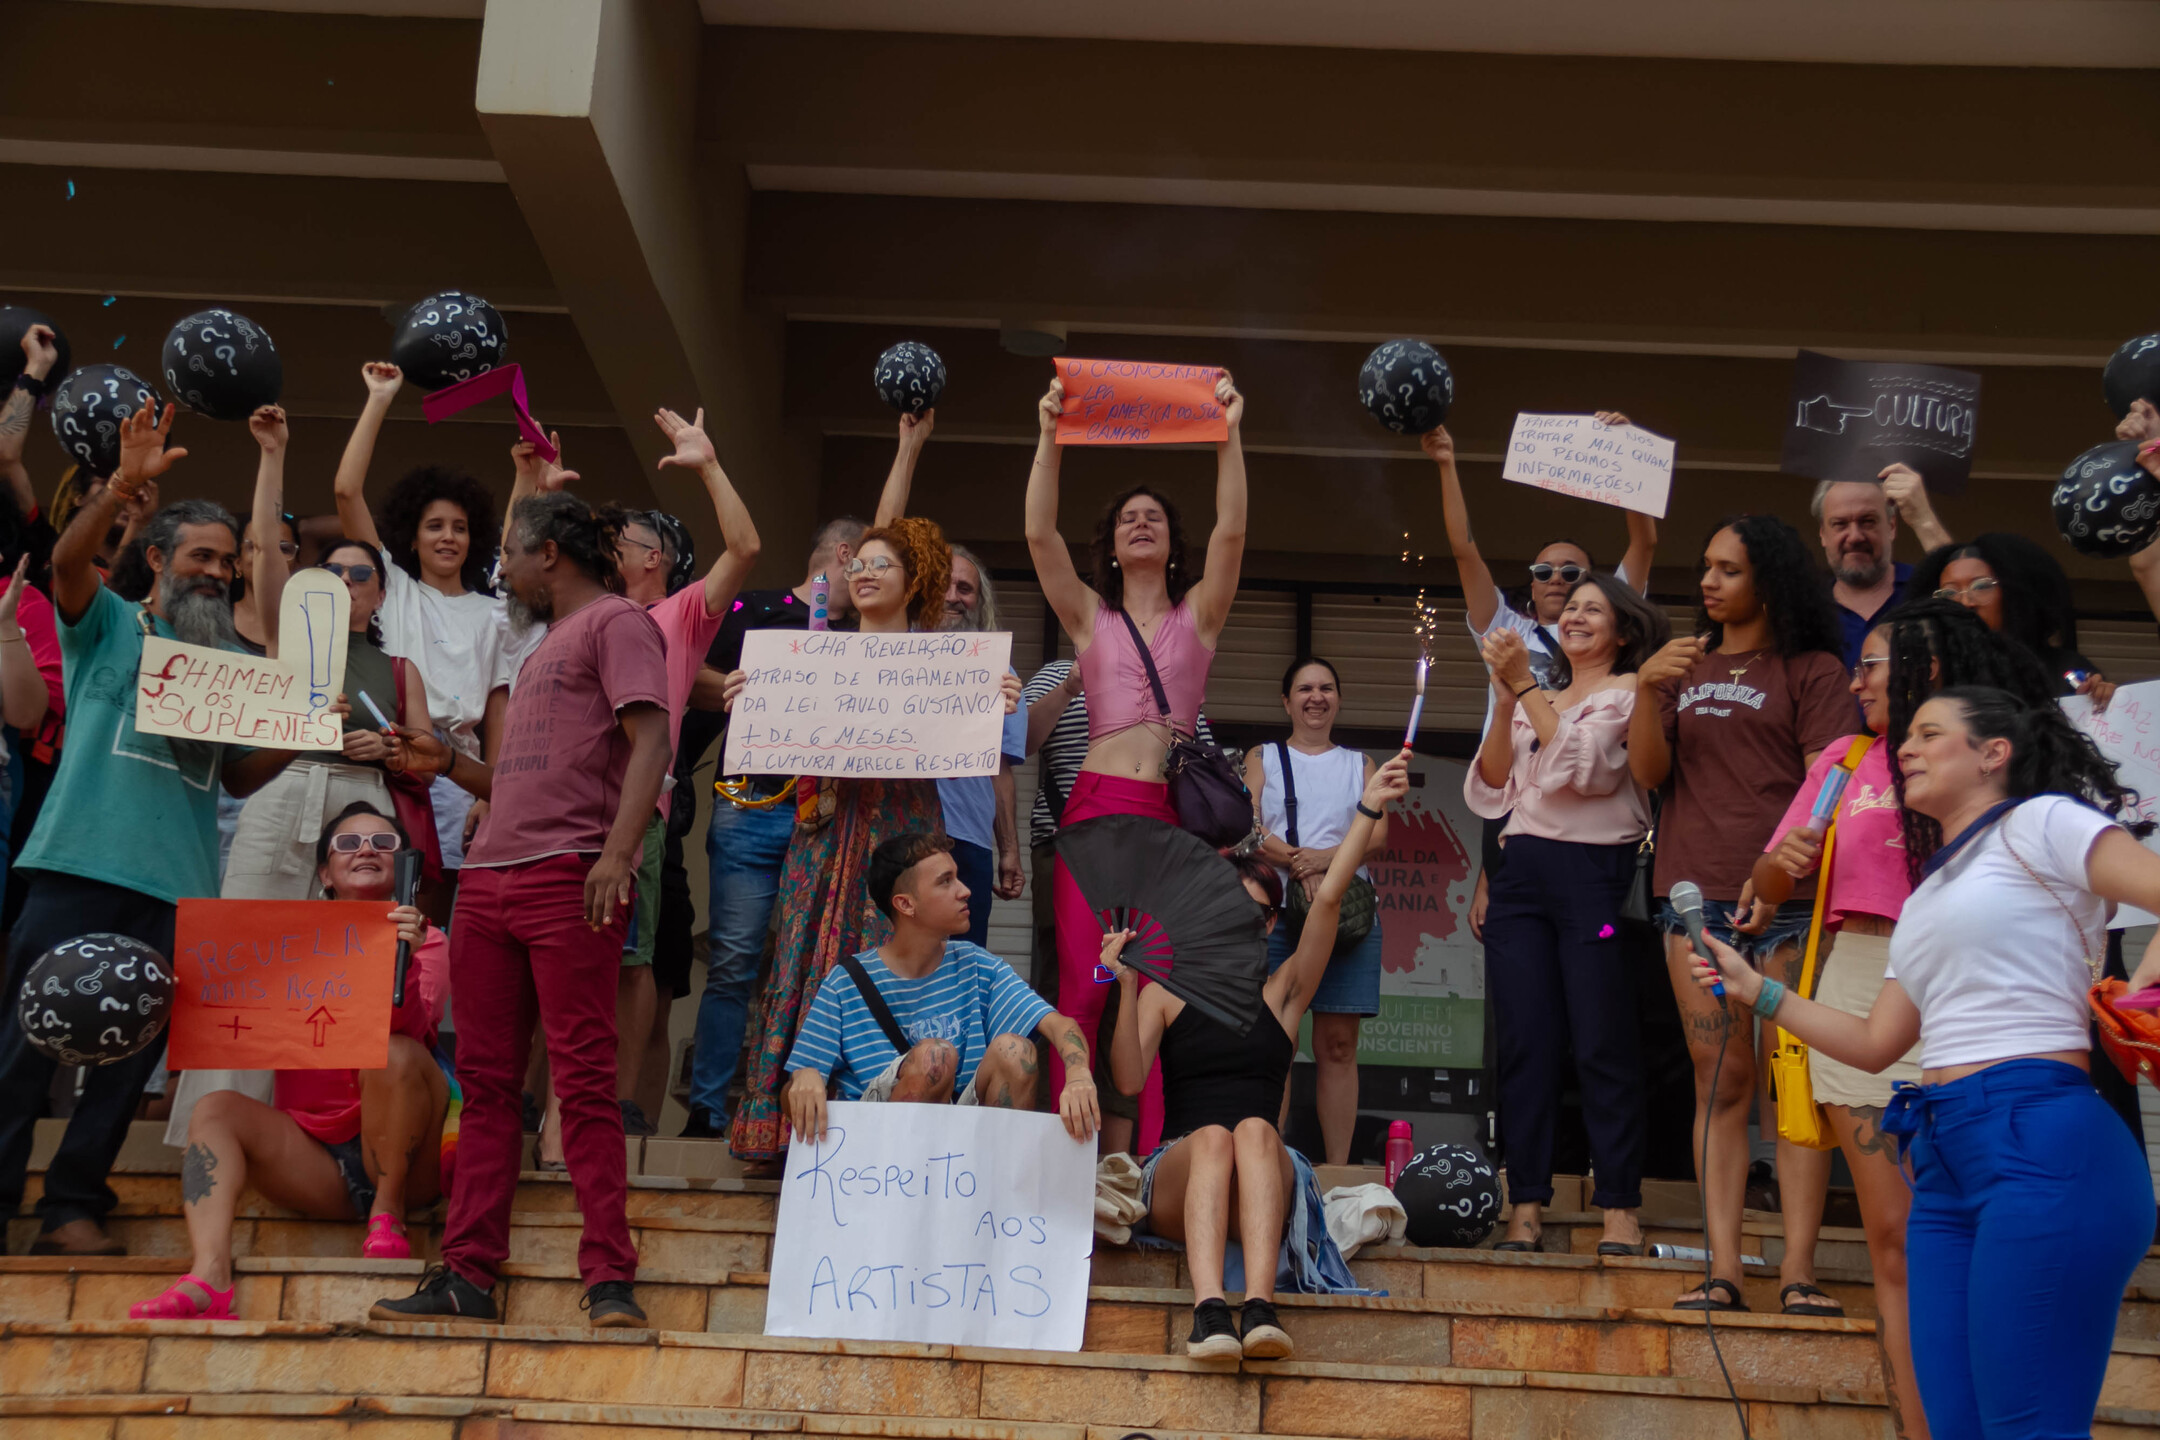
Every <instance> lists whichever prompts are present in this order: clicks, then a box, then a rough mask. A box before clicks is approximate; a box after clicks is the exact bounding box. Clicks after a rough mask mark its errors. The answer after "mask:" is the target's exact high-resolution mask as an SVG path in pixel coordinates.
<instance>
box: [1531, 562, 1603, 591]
mask: <svg viewBox="0 0 2160 1440" xmlns="http://www.w3.org/2000/svg"><path fill="white" fill-rule="evenodd" d="M1589 573H1590V572H1589V571H1587V570H1585V569H1583V567H1582V566H1580V565H1548V564H1546V563H1545V562H1544V561H1543V560H1540V561H1538V562H1537V564H1535V565H1532V566H1531V567H1530V578H1531V579H1532V580H1535V581H1537V582H1538V583H1539V584H1540V585H1542V584H1544V583H1545V582H1546V581H1548V580H1550V579H1552V578H1553V576H1555V575H1558V576H1559V577H1560V578H1561V579H1562V580H1565V581H1566V582H1567V583H1568V584H1570V585H1573V584H1574V583H1575V582H1576V581H1578V580H1580V579H1582V577H1583V576H1585V575H1587V574H1589Z"/></svg>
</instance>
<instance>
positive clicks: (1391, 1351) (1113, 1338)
mask: <svg viewBox="0 0 2160 1440" xmlns="http://www.w3.org/2000/svg"><path fill="white" fill-rule="evenodd" d="M185 1264H186V1262H185V1261H182V1260H177V1259H174V1260H162V1261H161V1260H155V1259H147V1258H143V1259H136V1258H122V1259H113V1260H97V1261H77V1262H73V1263H72V1264H71V1263H70V1262H65V1261H58V1260H53V1259H49V1258H25V1259H19V1260H10V1261H5V1262H0V1320H6V1321H11V1322H17V1323H37V1324H57V1323H64V1322H68V1321H114V1320H123V1319H125V1318H126V1316H127V1307H128V1306H129V1305H131V1304H133V1303H135V1302H136V1301H139V1300H142V1299H145V1298H147V1297H149V1296H150V1295H153V1294H155V1293H157V1292H158V1291H160V1290H162V1289H163V1288H164V1287H165V1286H166V1285H167V1284H169V1283H170V1282H171V1280H172V1278H173V1277H174V1276H176V1275H178V1274H179V1273H181V1271H182V1270H183V1269H184V1268H185ZM421 1269H422V1263H421V1262H420V1261H417V1260H413V1261H374V1260H325V1259H307V1260H292V1259H287V1260H269V1259H258V1260H242V1261H239V1262H237V1264H236V1279H237V1282H238V1283H237V1286H236V1292H237V1293H236V1295H235V1297H234V1298H235V1308H236V1310H237V1311H238V1313H239V1315H240V1317H241V1318H243V1319H247V1320H281V1321H291V1322H305V1323H330V1324H346V1323H360V1322H361V1321H364V1320H365V1318H366V1316H367V1312H368V1307H369V1306H370V1305H372V1304H373V1303H374V1302H375V1301H376V1300H378V1299H380V1298H382V1297H383V1296H385V1295H397V1294H403V1293H406V1291H407V1290H409V1288H410V1286H411V1284H412V1283H413V1280H414V1279H415V1277H417V1276H418V1274H419V1273H420V1271H421ZM1592 1274H1593V1277H1594V1278H1598V1279H1601V1280H1602V1281H1603V1283H1601V1284H1598V1285H1595V1286H1594V1287H1591V1288H1593V1289H1594V1290H1595V1291H1596V1292H1597V1294H1598V1302H1597V1303H1589V1304H1581V1303H1577V1304H1553V1303H1541V1302H1536V1301H1524V1300H1522V1299H1520V1298H1511V1299H1502V1298H1491V1299H1474V1298H1463V1297H1460V1296H1450V1297H1417V1296H1395V1297H1389V1298H1385V1299H1381V1298H1373V1297H1363V1296H1302V1295H1293V1296H1284V1297H1282V1298H1281V1300H1280V1301H1279V1305H1280V1309H1281V1313H1282V1316H1283V1321H1284V1325H1285V1328H1287V1329H1288V1330H1289V1331H1290V1333H1291V1335H1292V1336H1293V1337H1294V1338H1295V1339H1296V1340H1297V1342H1298V1346H1299V1357H1300V1358H1301V1359H1307V1360H1334V1361H1352V1362H1358V1363H1385V1364H1399V1365H1447V1364H1462V1363H1473V1362H1466V1361H1464V1360H1463V1358H1462V1356H1463V1354H1465V1353H1468V1354H1474V1355H1476V1356H1478V1357H1479V1358H1478V1359H1477V1360H1476V1361H1475V1362H1474V1364H1475V1365H1476V1366H1478V1367H1482V1368H1491V1367H1492V1366H1494V1365H1499V1366H1500V1368H1509V1367H1508V1365H1507V1364H1504V1363H1502V1362H1501V1361H1500V1360H1499V1359H1497V1358H1496V1356H1497V1355H1498V1353H1499V1350H1500V1348H1501V1347H1502V1346H1503V1345H1504V1344H1513V1343H1516V1342H1517V1341H1520V1342H1521V1343H1524V1344H1531V1345H1535V1346H1537V1347H1540V1348H1539V1351H1538V1353H1540V1354H1542V1355H1543V1356H1544V1357H1545V1358H1544V1359H1543V1360H1542V1361H1541V1365H1542V1368H1545V1369H1551V1370H1576V1369H1584V1370H1586V1372H1587V1373H1612V1374H1655V1373H1659V1370H1658V1366H1659V1364H1660V1363H1661V1360H1662V1356H1663V1354H1664V1351H1665V1350H1666V1349H1667V1348H1669V1343H1670V1342H1669V1338H1668V1337H1667V1336H1666V1335H1665V1334H1664V1327H1665V1322H1664V1321H1663V1320H1662V1319H1660V1318H1658V1317H1659V1316H1662V1315H1663V1314H1665V1313H1666V1312H1665V1311H1663V1310H1662V1308H1661V1307H1663V1306H1665V1305H1666V1304H1668V1303H1669V1302H1670V1299H1671V1297H1672V1295H1673V1294H1674V1293H1675V1290H1676V1288H1677V1284H1678V1283H1684V1281H1683V1282H1675V1281H1674V1280H1673V1279H1672V1278H1671V1277H1670V1276H1668V1275H1663V1274H1659V1273H1657V1272H1654V1271H1653V1272H1639V1273H1637V1272H1629V1271H1627V1270H1624V1269H1621V1270H1614V1271H1610V1272H1604V1273H1603V1274H1602V1275H1599V1274H1598V1273H1597V1272H1592ZM1643 1280H1647V1281H1648V1282H1649V1283H1648V1284H1647V1285H1645V1284H1641V1283H1636V1282H1640V1281H1643ZM638 1283H639V1287H640V1289H639V1294H640V1301H641V1303H642V1304H643V1305H644V1306H645V1309H646V1311H647V1313H648V1315H649V1316H650V1317H651V1319H652V1323H653V1325H654V1327H655V1328H658V1329H664V1330H680V1331H690V1330H704V1331H713V1332H721V1333H734V1334H757V1333H759V1332H761V1331H762V1329H763V1327H764V1320H765V1302H766V1294H767V1290H766V1277H765V1276H763V1275H760V1274H751V1273H738V1274H732V1275H727V1276H714V1275H705V1274H684V1273H679V1272H670V1271H665V1270H656V1269H651V1268H647V1269H645V1270H641V1271H640V1273H639V1276H638ZM1636 1292H1640V1293H1636ZM582 1293H583V1286H582V1284H581V1283H580V1282H579V1280H578V1278H577V1275H576V1272H575V1270H573V1269H571V1268H569V1267H567V1266H523V1265H521V1266H516V1267H514V1268H513V1269H512V1271H511V1272H510V1273H509V1274H508V1275H506V1276H505V1277H504V1280H503V1282H502V1285H501V1287H500V1289H499V1292H498V1303H499V1304H500V1305H502V1307H503V1318H504V1320H505V1322H506V1323H508V1324H511V1325H520V1326H568V1327H577V1326H581V1325H582V1324H583V1323H584V1317H583V1315H582V1314H581V1313H580V1311H579V1308H578V1302H579V1299H580V1297H581V1295H582ZM1232 1298H1233V1300H1236V1299H1240V1298H1242V1297H1238V1296H1233V1297H1232ZM1088 1302H1089V1303H1088V1322H1087V1332H1086V1337H1085V1339H1084V1341H1083V1348H1084V1349H1086V1350H1089V1351H1097V1352H1103V1353H1119V1354H1148V1355H1165V1354H1170V1355H1175V1354H1182V1353H1183V1351H1184V1344H1185V1336H1186V1333H1187V1331H1188V1328H1189V1325H1190V1312H1191V1308H1192V1303H1193V1296H1192V1292H1191V1290H1189V1289H1185V1288H1156V1287H1138V1286H1113V1285H1097V1286H1094V1287H1092V1288H1091V1289H1090V1291H1089V1295H1088ZM1764 1318H1765V1319H1769V1320H1772V1321H1774V1322H1775V1323H1774V1327H1773V1328H1778V1329H1782V1330H1787V1331H1790V1332H1792V1333H1793V1334H1795V1335H1797V1336H1800V1337H1803V1338H1802V1339H1800V1340H1796V1341H1794V1342H1793V1343H1794V1344H1795V1345H1796V1346H1801V1347H1806V1354H1807V1355H1808V1357H1809V1358H1808V1359H1807V1361H1806V1364H1807V1365H1808V1366H1809V1367H1810V1368H1811V1370H1812V1371H1813V1372H1815V1373H1820V1372H1821V1371H1822V1370H1823V1369H1824V1368H1825V1367H1831V1368H1839V1369H1840V1372H1841V1373H1845V1374H1846V1375H1847V1379H1848V1382H1849V1387H1848V1388H1865V1387H1866V1386H1869V1385H1879V1383H1880V1381H1879V1377H1878V1378H1867V1377H1868V1376H1874V1375H1875V1374H1876V1372H1875V1371H1874V1370H1873V1369H1872V1368H1870V1367H1873V1366H1874V1365H1875V1363H1876V1362H1875V1346H1874V1341H1873V1339H1872V1338H1871V1337H1872V1336H1873V1334H1874V1325H1873V1322H1872V1321H1871V1320H1870V1319H1867V1318H1865V1317H1857V1318H1853V1319H1850V1320H1830V1319H1817V1318H1812V1317H1806V1318H1789V1319H1788V1318H1786V1317H1782V1316H1776V1315H1774V1314H1772V1315H1769V1316H1766V1317H1764ZM1586 1327H1588V1328H1587V1329H1586ZM1593 1332H1594V1333H1595V1335H1596V1336H1597V1337H1598V1338H1597V1339H1596V1341H1595V1343H1591V1342H1589V1341H1587V1340H1585V1339H1584V1338H1583V1337H1584V1336H1585V1335H1587V1334H1591V1333H1593ZM1499 1336H1505V1337H1512V1338H1510V1339H1507V1340H1505V1341H1503V1340H1501V1339H1497V1338H1495V1337H1499ZM1853 1336H1857V1337H1861V1338H1860V1340H1859V1342H1858V1344H1857V1345H1850V1344H1847V1343H1846V1342H1845V1340H1844V1339H1842V1338H1840V1337H1853ZM1833 1352H1838V1354H1837V1356H1836V1358H1833ZM1854 1367H1861V1368H1860V1369H1855V1368H1854Z"/></svg>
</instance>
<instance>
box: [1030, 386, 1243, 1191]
mask: <svg viewBox="0 0 2160 1440" xmlns="http://www.w3.org/2000/svg"><path fill="white" fill-rule="evenodd" d="M1215 398H1216V399H1217V400H1218V401H1220V402H1221V403H1222V406H1223V409H1224V412H1225V415H1226V418H1227V419H1228V420H1229V425H1230V434H1229V438H1228V439H1226V440H1224V441H1223V443H1222V444H1220V445H1218V446H1216V447H1215V457H1216V458H1215V533H1214V534H1213V535H1211V536H1210V537H1209V538H1208V548H1207V568H1206V571H1205V573H1204V574H1203V575H1201V576H1199V577H1197V578H1196V577H1195V576H1194V575H1193V573H1192V564H1191V562H1190V561H1189V560H1188V559H1187V558H1186V556H1185V533H1184V529H1183V527H1182V525H1181V523H1180V521H1179V518H1178V511H1177V507H1176V506H1175V505H1173V504H1171V503H1170V502H1169V501H1168V500H1167V499H1165V498H1163V497H1162V496H1161V495H1159V494H1157V493H1156V492H1155V491H1153V490H1151V489H1149V488H1148V487H1146V486H1144V485H1143V486H1136V487H1135V488H1133V489H1131V490H1128V491H1126V492H1125V493H1124V494H1122V495H1120V496H1118V498H1117V499H1115V500H1113V501H1111V503H1110V506H1109V508H1108V509H1107V510H1105V511H1104V512H1103V516H1102V519H1101V520H1100V521H1099V522H1098V523H1097V524H1096V527H1095V546H1094V561H1095V565H1094V568H1095V574H1094V577H1093V579H1094V583H1093V584H1089V583H1088V582H1087V581H1086V580H1082V579H1081V578H1080V573H1079V571H1078V570H1076V569H1075V568H1074V567H1073V560H1072V551H1071V550H1069V549H1068V548H1067V547H1066V544H1065V539H1064V537H1063V536H1061V535H1059V534H1058V528H1057V514H1058V464H1059V461H1060V459H1061V458H1062V452H1061V451H1060V449H1059V447H1058V443H1057V424H1058V416H1059V415H1060V414H1062V413H1063V411H1064V408H1065V386H1064V382H1063V381H1062V380H1053V381H1051V382H1050V389H1049V392H1048V393H1047V394H1045V395H1044V396H1043V397H1042V400H1041V401H1040V402H1039V403H1038V404H1037V405H1036V407H1035V408H1036V419H1037V421H1038V422H1039V424H1040V425H1041V427H1042V434H1041V436H1040V438H1039V439H1038V440H1037V442H1036V445H1035V468H1034V469H1033V470H1032V471H1030V472H1029V474H1028V489H1027V541H1028V550H1029V553H1030V554H1032V555H1033V556H1034V559H1035V572H1036V578H1037V579H1038V580H1039V581H1040V582H1041V584H1042V589H1043V594H1044V595H1045V596H1046V597H1048V599H1049V601H1050V606H1051V608H1052V609H1054V610H1055V611H1057V617H1058V621H1059V623H1060V624H1062V625H1063V626H1064V627H1065V633H1066V634H1067V635H1068V636H1070V637H1071V638H1072V643H1073V655H1074V661H1075V668H1077V670H1078V671H1079V673H1080V677H1081V684H1082V686H1083V687H1084V692H1083V698H1084V701H1085V703H1086V705H1087V715H1088V752H1087V758H1086V759H1085V760H1083V761H1082V762H1081V765H1080V774H1079V777H1078V778H1077V779H1076V780H1075V781H1074V782H1073V788H1072V793H1071V794H1070V795H1069V796H1067V797H1066V800H1065V809H1064V813H1063V814H1062V815H1061V816H1060V817H1059V823H1060V824H1067V825H1069V824H1075V823H1077V822H1079V821H1082V820H1089V819H1093V818H1094V817H1095V816H1098V815H1151V816H1154V817H1155V818H1156V819H1159V820H1162V821H1165V822H1167V823H1169V824H1172V825H1175V824H1176V823H1177V813H1176V812H1175V811H1174V810H1172V809H1171V808H1170V787H1169V785H1168V783H1167V782H1166V781H1165V779H1164V777H1163V760H1164V758H1165V757H1166V756H1167V755H1168V754H1169V753H1170V743H1171V741H1172V739H1173V738H1174V737H1175V736H1177V735H1179V734H1184V735H1190V734H1191V733H1192V732H1193V726H1194V723H1195V721H1196V719H1197V718H1198V716H1199V713H1200V703H1201V701H1202V699H1203V698H1204V697H1205V695H1206V692H1207V678H1208V667H1209V666H1210V665H1212V664H1213V663H1214V660H1215V641H1216V638H1217V637H1218V636H1220V635H1221V634H1222V628H1223V622H1224V621H1225V620H1227V619H1228V618H1229V616H1230V602H1231V601H1232V600H1234V599H1235V598H1237V588H1238V570H1239V568H1240V567H1241V566H1242V565H1243V564H1244V560H1245V452H1244V450H1243V448H1242V447H1241V445H1240V442H1239V439H1238V423H1239V421H1240V420H1241V419H1243V417H1244V413H1245V399H1244V397H1243V396H1241V395H1239V394H1238V392H1237V388H1236V386H1234V385H1233V384H1231V382H1230V377H1229V375H1227V374H1225V375H1224V376H1223V377H1222V379H1221V380H1219V381H1218V382H1216V386H1215ZM1128 617H1129V618H1130V620H1131V622H1132V626H1137V627H1138V629H1139V633H1140V636H1141V639H1142V641H1143V643H1145V644H1146V645H1147V647H1148V651H1149V654H1150V655H1151V656H1152V657H1153V658H1154V661H1155V668H1156V670H1157V671H1158V672H1159V673H1160V674H1161V676H1162V683H1163V690H1164V692H1165V694H1166V695H1167V697H1168V699H1169V701H1170V706H1169V710H1170V713H1169V714H1167V715H1165V714H1163V713H1162V709H1161V707H1159V706H1158V705H1157V704H1156V703H1155V696H1154V693H1153V691H1152V689H1151V688H1150V686H1149V685H1148V677H1147V669H1146V667H1145V665H1144V664H1143V663H1142V661H1141V658H1140V651H1139V647H1138V645H1136V644H1135V643H1134V637H1133V629H1132V626H1128V625H1127V624H1126V620H1127V618H1128ZM1055 885H1056V888H1055V890H1054V892H1053V895H1052V902H1053V906H1054V909H1055V912H1056V915H1057V934H1058V991H1057V1003H1058V1009H1059V1010H1061V1011H1063V1012H1064V1013H1065V1014H1066V1015H1069V1016H1071V1017H1072V1018H1073V1019H1074V1020H1076V1021H1078V1022H1079V1024H1080V1028H1081V1030H1082V1031H1083V1032H1084V1033H1085V1034H1086V1035H1087V1036H1088V1037H1089V1043H1090V1044H1091V1045H1092V1046H1093V1047H1094V1050H1095V1053H1096V1054H1097V1055H1098V1056H1099V1055H1100V1054H1102V1052H1103V1049H1104V1045H1103V1041H1104V1040H1106V1039H1107V1037H1101V1036H1098V1035H1097V1033H1096V1031H1097V1027H1098V1023H1099V1022H1100V1020H1101V1019H1102V1012H1103V1006H1104V1004H1105V1003H1106V1002H1107V1000H1108V999H1109V995H1110V991H1111V989H1112V988H1113V987H1110V986H1104V985H1097V984H1095V983H1094V981H1095V960H1096V956H1097V954H1098V953H1099V952H1100V950H1101V949H1102V926H1101V925H1099V924H1097V923H1096V920H1095V917H1094V916H1093V915H1092V914H1091V913H1090V912H1089V910H1088V906H1087V901H1086V900H1084V899H1082V898H1081V895H1080V888H1079V887H1078V886H1077V885H1075V884H1074V883H1073V880H1072V877H1071V876H1070V875H1068V874H1067V873H1066V871H1065V863H1064V862H1063V861H1062V860H1061V861H1059V862H1058V864H1057V878H1056V882H1055ZM1050 1064H1051V1067H1052V1071H1051V1076H1050V1083H1051V1086H1052V1088H1057V1087H1059V1086H1062V1085H1063V1084H1064V1074H1063V1070H1064V1067H1063V1065H1062V1064H1061V1063H1060V1062H1059V1060H1058V1058H1057V1057H1056V1056H1055V1055H1053V1056H1051V1057H1050ZM1098 1068H1100V1067H1099V1066H1098ZM1103 1088H1104V1089H1105V1098H1106V1099H1107V1087H1103ZM1105 1108H1106V1113H1105V1114H1104V1116H1103V1148H1104V1150H1105V1151H1114V1150H1125V1149H1131V1148H1133V1140H1134V1133H1133V1119H1132V1117H1130V1116H1125V1115H1113V1114H1111V1113H1108V1106H1106V1107H1105ZM1138 1118H1139V1136H1138V1138H1139V1142H1140V1143H1139V1149H1138V1152H1137V1153H1140V1154H1146V1153H1147V1152H1148V1151H1149V1150H1151V1149H1152V1148H1153V1147H1154V1145H1155V1144H1156V1142H1157V1141H1158V1140H1159V1139H1160V1138H1161V1132H1162V1078H1161V1076H1160V1074H1158V1073H1150V1075H1149V1076H1148V1082H1147V1088H1146V1089H1145V1090H1144V1091H1143V1092H1142V1094H1141V1097H1140V1106H1139V1117H1138Z"/></svg>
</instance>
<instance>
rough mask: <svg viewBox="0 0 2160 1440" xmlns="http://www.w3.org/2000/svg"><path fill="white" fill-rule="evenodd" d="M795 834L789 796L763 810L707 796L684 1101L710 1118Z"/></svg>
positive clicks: (715, 1114) (721, 1099) (719, 1122)
mask: <svg viewBox="0 0 2160 1440" xmlns="http://www.w3.org/2000/svg"><path fill="white" fill-rule="evenodd" d="M794 834H795V807H794V805H793V804H791V803H790V802H788V801H785V800H783V801H781V802H780V803H779V804H778V805H775V806H772V807H771V808H770V809H766V810H744V809H740V808H738V807H737V806H735V805H733V804H730V803H729V802H728V801H727V800H726V799H725V798H722V797H715V798H714V800H713V812H712V825H711V826H710V827H709V828H708V829H707V830H706V832H705V853H706V855H707V856H708V857H710V860H711V865H710V870H711V875H712V890H711V894H710V896H709V898H708V903H707V909H706V914H707V916H708V917H709V918H710V919H711V922H712V929H711V930H710V932H708V934H707V936H706V941H707V948H706V955H705V993H704V994H703V995H702V996H700V997H699V998H698V1013H697V1040H696V1053H695V1055H694V1057H693V1058H692V1060H691V1062H690V1108H691V1109H692V1110H697V1111H703V1112H704V1113H705V1114H706V1115H707V1116H709V1117H710V1118H711V1120H712V1121H713V1123H714V1125H715V1126H724V1124H725V1122H726V1119H727V1093H728V1086H729V1085H731V1084H733V1083H734V1080H735V1068H736V1066H738V1065H739V1064H741V1063H742V1047H743V1026H744V1025H745V1024H746V1023H747V1022H748V1020H749V1017H750V999H751V996H752V995H753V994H754V993H755V992H756V990H757V982H758V967H759V965H760V964H761V963H762V961H763V959H764V956H765V932H766V930H767V929H768V928H769V927H770V926H771V924H772V912H773V897H774V896H775V895H776V894H777V893H778V892H779V889H780V869H781V867H782V866H783V865H785V864H786V863H787V852H788V841H789V840H790V839H792V838H793V837H794Z"/></svg>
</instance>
